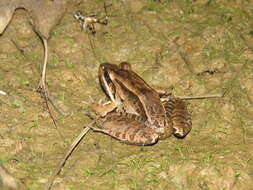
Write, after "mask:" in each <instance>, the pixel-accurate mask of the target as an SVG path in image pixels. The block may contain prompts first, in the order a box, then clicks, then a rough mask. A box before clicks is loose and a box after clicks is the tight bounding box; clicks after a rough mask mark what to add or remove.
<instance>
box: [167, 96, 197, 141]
mask: <svg viewBox="0 0 253 190" xmlns="http://www.w3.org/2000/svg"><path fill="white" fill-rule="evenodd" d="M165 108H166V113H167V117H168V118H170V120H171V122H172V126H173V131H174V132H173V134H174V136H176V137H177V138H184V137H185V136H186V135H187V134H188V133H189V132H190V131H191V129H192V122H191V115H190V114H189V112H188V110H187V105H186V103H185V102H184V101H183V100H180V99H179V98H171V99H170V100H169V101H168V102H167V103H166V105H165Z"/></svg>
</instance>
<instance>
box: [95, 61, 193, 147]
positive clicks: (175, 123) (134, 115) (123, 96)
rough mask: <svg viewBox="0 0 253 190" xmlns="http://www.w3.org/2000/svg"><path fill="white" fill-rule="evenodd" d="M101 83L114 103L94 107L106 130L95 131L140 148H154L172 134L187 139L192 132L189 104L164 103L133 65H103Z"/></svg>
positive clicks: (100, 72)
mask: <svg viewBox="0 0 253 190" xmlns="http://www.w3.org/2000/svg"><path fill="white" fill-rule="evenodd" d="M99 81H100V84H101V86H102V88H103V90H104V91H105V93H106V94H107V95H108V96H109V98H110V99H111V102H110V103H106V104H104V105H100V104H93V105H92V106H91V107H92V109H93V110H95V111H96V112H97V113H98V114H99V115H101V116H102V118H100V119H99V120H98V121H97V123H98V125H100V126H101V127H102V128H95V127H93V130H95V131H100V132H103V133H106V134H108V135H110V136H112V137H114V138H116V139H119V140H120V141H122V142H126V143H129V144H136V145H149V144H154V143H156V142H157V141H158V140H159V139H163V138H166V137H168V136H170V135H171V134H174V135H175V136H177V137H184V136H186V135H187V134H188V133H189V132H190V130H191V118H190V115H189V113H188V111H187V107H186V105H185V103H184V102H183V101H182V100H180V99H178V98H175V97H173V96H170V97H169V98H167V101H164V102H162V101H161V100H160V97H161V96H162V95H164V93H162V94H159V93H158V92H157V91H156V90H155V89H153V88H151V87H150V86H149V85H148V84H147V83H146V82H145V81H144V80H143V79H142V78H141V77H140V76H138V75H137V74H136V73H135V72H133V71H132V69H131V65H130V64H128V63H126V62H123V63H121V64H120V65H119V66H118V65H114V64H110V63H104V64H101V65H100V67H99Z"/></svg>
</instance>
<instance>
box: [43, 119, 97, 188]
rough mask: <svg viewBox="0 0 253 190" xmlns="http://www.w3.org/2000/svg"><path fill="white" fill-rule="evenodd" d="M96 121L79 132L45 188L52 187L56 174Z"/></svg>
mask: <svg viewBox="0 0 253 190" xmlns="http://www.w3.org/2000/svg"><path fill="white" fill-rule="evenodd" d="M94 123H95V121H93V122H91V123H90V124H89V125H88V126H87V127H85V128H84V129H83V130H82V131H81V133H80V134H79V136H78V137H77V138H76V139H75V140H74V142H73V143H72V144H71V145H70V146H69V148H68V150H67V152H66V154H65V155H64V157H63V159H62V160H61V162H60V163H59V164H58V166H57V168H56V169H55V170H54V172H53V173H52V175H51V176H50V178H49V180H48V182H47V184H46V188H45V190H50V189H51V187H52V185H53V183H54V180H55V178H56V176H57V175H58V174H59V173H60V172H61V170H62V168H63V167H64V165H65V163H66V161H67V160H68V158H69V157H70V155H71V154H72V152H73V151H74V150H75V148H76V147H77V146H78V144H79V143H80V142H81V140H82V139H83V137H84V136H85V135H86V134H87V133H88V132H89V130H90V126H92V125H93V124H94Z"/></svg>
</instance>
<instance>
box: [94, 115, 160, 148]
mask: <svg viewBox="0 0 253 190" xmlns="http://www.w3.org/2000/svg"><path fill="white" fill-rule="evenodd" d="M99 126H101V128H97V127H91V128H92V129H93V130H94V131H97V132H102V133H105V134H107V135H109V136H111V137H113V138H115V139H118V140H119V141H121V142H123V143H126V144H132V145H152V144H155V143H156V142H157V141H158V139H159V135H158V134H156V133H155V131H154V130H153V129H152V128H150V127H147V126H146V125H145V124H144V123H142V122H140V121H137V120H134V119H132V118H129V117H128V116H124V115H120V116H119V115H117V116H115V117H113V116H112V117H110V118H109V119H106V120H105V121H103V122H100V123H99Z"/></svg>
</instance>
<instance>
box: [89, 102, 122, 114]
mask: <svg viewBox="0 0 253 190" xmlns="http://www.w3.org/2000/svg"><path fill="white" fill-rule="evenodd" d="M117 106H118V105H117V103H116V102H107V103H105V104H92V105H91V106H90V107H91V109H92V110H93V111H95V112H96V113H97V114H99V115H100V116H102V117H104V116H106V115H107V114H108V113H109V112H111V111H113V110H114V109H115V108H116V107H117Z"/></svg>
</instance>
